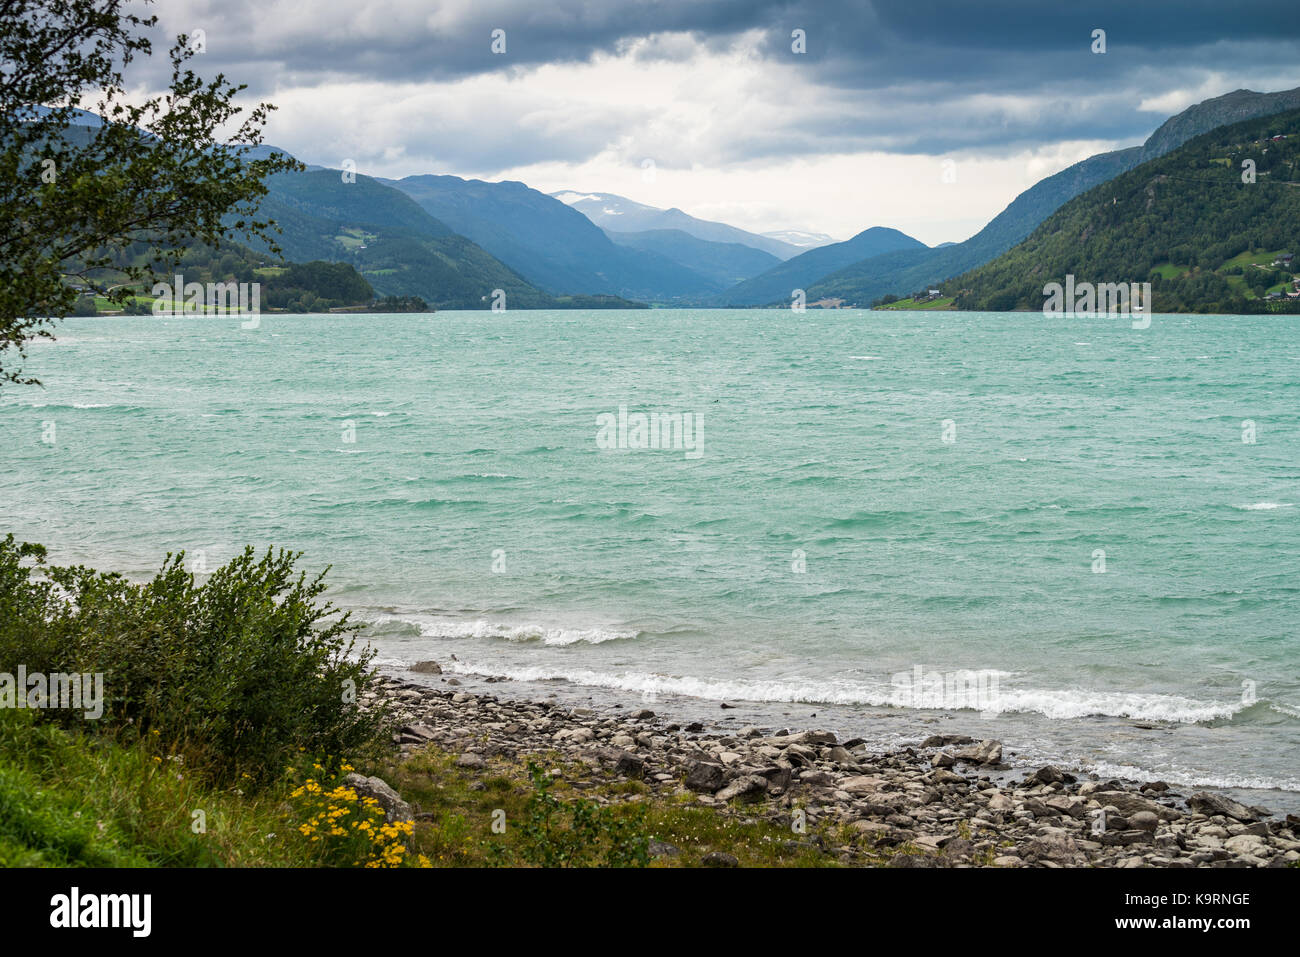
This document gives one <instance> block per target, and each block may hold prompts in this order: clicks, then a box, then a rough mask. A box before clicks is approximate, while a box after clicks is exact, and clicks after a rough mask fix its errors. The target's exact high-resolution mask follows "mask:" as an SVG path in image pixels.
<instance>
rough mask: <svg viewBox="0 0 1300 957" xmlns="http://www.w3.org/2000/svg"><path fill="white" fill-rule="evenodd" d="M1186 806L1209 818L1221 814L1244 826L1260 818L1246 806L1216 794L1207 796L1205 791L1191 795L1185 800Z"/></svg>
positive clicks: (1253, 810)
mask: <svg viewBox="0 0 1300 957" xmlns="http://www.w3.org/2000/svg"><path fill="white" fill-rule="evenodd" d="M1187 804H1188V806H1189V807H1190V808H1191V809H1192V810H1193V811H1196V812H1198V813H1200V814H1208V815H1210V816H1214V815H1215V814H1222V815H1224V816H1225V817H1230V818H1233V819H1234V820H1237V821H1241V822H1242V823H1244V824H1249V823H1250V822H1252V821H1257V820H1259V818H1260V815H1259V814H1258V813H1256V811H1255V809H1253V808H1248V807H1246V805H1244V804H1240V803H1238V802H1237V801H1234V800H1232V798H1227V797H1223V796H1221V795H1218V794H1208V793H1206V792H1205V791H1198V792H1197V793H1195V794H1193V795H1192V796H1191V797H1190V798H1188V799H1187Z"/></svg>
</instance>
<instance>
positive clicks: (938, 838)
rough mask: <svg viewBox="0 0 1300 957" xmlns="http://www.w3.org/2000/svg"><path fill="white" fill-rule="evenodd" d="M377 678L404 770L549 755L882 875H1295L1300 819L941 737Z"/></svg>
mask: <svg viewBox="0 0 1300 957" xmlns="http://www.w3.org/2000/svg"><path fill="white" fill-rule="evenodd" d="M380 674H381V680H380V690H379V691H377V692H372V693H370V694H369V697H367V698H366V699H365V702H366V703H375V702H377V701H378V700H379V699H380V698H383V699H385V700H387V701H388V702H389V703H390V706H391V708H392V710H393V713H394V716H395V718H396V719H397V725H396V726H397V727H398V728H400V731H398V733H397V734H396V736H395V743H396V744H397V746H398V747H399V749H400V753H401V755H402V756H403V758H405V757H409V756H410V755H412V754H413V753H416V752H418V751H419V749H420V748H421V747H422V746H424V745H432V746H435V747H438V748H441V749H443V750H445V751H447V752H448V753H454V754H457V755H459V757H458V758H457V764H458V766H460V767H462V768H467V769H477V768H484V767H485V766H486V762H487V761H488V760H489V759H498V758H500V759H508V760H523V759H525V758H527V757H530V756H534V757H536V756H543V755H544V756H547V757H548V759H559V760H561V761H564V762H568V763H573V764H580V765H584V766H586V767H587V768H589V769H591V770H592V771H593V772H594V771H603V772H605V773H608V774H612V775H614V776H616V777H618V778H621V779H627V780H635V781H639V782H641V783H642V784H643V785H644V786H646V787H647V788H648V792H647V799H648V800H664V801H668V800H672V801H677V802H682V803H687V804H690V805H693V806H699V807H705V808H712V809H714V810H715V811H716V812H717V813H719V814H722V815H741V816H744V817H746V818H754V817H762V818H765V819H767V820H769V821H771V822H772V823H774V824H780V825H782V826H783V827H785V828H787V829H788V830H790V831H791V835H790V836H791V838H792V839H798V838H799V836H800V835H801V834H805V833H806V831H807V830H809V829H811V828H813V827H816V826H821V825H829V826H830V827H831V828H832V829H833V832H834V833H836V834H841V835H843V841H842V842H841V843H836V842H832V843H831V844H829V845H827V846H825V847H823V851H824V852H825V853H826V854H829V855H832V856H834V857H836V858H838V859H839V860H840V861H841V862H842V863H846V864H876V863H879V858H878V857H877V856H876V855H878V854H880V853H886V854H889V855H890V857H889V863H890V865H891V866H998V867H1022V866H1039V867H1082V866H1101V867H1172V868H1179V867H1286V866H1300V863H1297V862H1300V816H1296V815H1286V816H1285V817H1274V816H1273V812H1272V811H1270V810H1269V809H1266V808H1262V807H1257V806H1247V805H1244V804H1242V803H1240V802H1237V801H1235V800H1233V799H1231V798H1229V797H1226V796H1223V795H1221V794H1218V793H1215V792H1211V791H1197V790H1192V789H1176V788H1172V787H1169V786H1168V785H1166V784H1164V783H1163V782H1153V783H1146V784H1140V785H1139V784H1135V783H1132V782H1123V781H1120V780H1116V779H1101V778H1099V777H1098V776H1097V775H1091V774H1079V775H1075V774H1071V773H1069V772H1068V771H1065V770H1062V769H1060V768H1058V767H1056V766H1054V765H1045V766H1042V767H1040V768H1038V769H1036V770H1034V771H1031V772H1029V773H1028V774H1024V775H1021V774H1017V773H1016V771H1015V769H1013V768H1012V767H1011V766H1010V765H1008V764H1005V763H1003V746H1002V743H1001V742H999V741H996V740H992V739H985V740H977V739H975V738H974V737H972V736H968V735H957V734H935V735H931V736H930V737H928V738H926V739H925V740H918V741H917V742H916V743H915V744H913V745H911V746H907V747H901V748H896V749H888V750H873V749H872V748H870V747H869V746H868V745H867V743H866V742H865V741H864V740H863V739H847V740H843V741H841V740H839V738H838V737H837V735H836V734H835V733H834V732H831V731H827V730H824V729H821V728H817V727H798V728H786V727H771V726H759V725H750V726H746V727H743V728H736V729H732V728H722V727H720V726H719V723H718V722H716V721H709V722H705V721H702V720H681V719H675V717H674V716H673V715H671V714H668V713H660V712H658V711H656V710H652V709H651V708H649V707H645V708H639V709H636V708H621V707H619V706H618V705H617V704H614V705H611V706H608V707H603V708H589V707H581V706H578V707H571V706H567V705H564V704H559V703H555V702H552V701H545V700H537V699H536V698H535V697H518V698H517V697H514V696H498V695H495V694H491V693H488V692H486V691H471V690H467V689H466V687H465V685H464V684H463V683H462V682H461V681H460V676H452V675H449V674H448V675H444V674H443V673H442V671H441V668H440V666H439V665H437V664H436V663H434V662H421V663H419V664H417V665H414V666H412V668H411V669H408V670H399V669H393V668H385V669H381V672H380ZM417 679H422V680H417ZM656 707H657V708H661V707H662V706H661V705H658V704H657V705H656ZM665 853H668V852H665Z"/></svg>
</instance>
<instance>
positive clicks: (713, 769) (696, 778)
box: [686, 761, 726, 794]
mask: <svg viewBox="0 0 1300 957" xmlns="http://www.w3.org/2000/svg"><path fill="white" fill-rule="evenodd" d="M725 781H726V777H725V774H724V772H723V770H722V765H720V764H710V763H709V762H707V761H696V762H695V764H694V765H692V766H691V769H690V771H689V772H688V773H687V775H686V786H687V787H688V788H690V789H691V790H692V791H707V792H709V793H710V794H712V793H713V792H714V791H716V790H718V789H719V788H721V787H722V785H723V783H724V782H725Z"/></svg>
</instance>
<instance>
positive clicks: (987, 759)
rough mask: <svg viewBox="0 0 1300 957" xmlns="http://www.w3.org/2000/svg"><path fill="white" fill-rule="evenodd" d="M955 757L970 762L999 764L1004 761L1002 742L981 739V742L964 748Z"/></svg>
mask: <svg viewBox="0 0 1300 957" xmlns="http://www.w3.org/2000/svg"><path fill="white" fill-rule="evenodd" d="M953 757H954V758H956V759H957V760H958V761H965V762H967V763H968V764H999V763H1001V761H1002V742H1001V741H992V740H987V741H981V742H980V743H979V744H973V745H971V746H970V747H967V748H962V749H961V750H960V751H958V752H957V753H956V754H954V755H953Z"/></svg>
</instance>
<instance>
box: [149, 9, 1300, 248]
mask: <svg viewBox="0 0 1300 957" xmlns="http://www.w3.org/2000/svg"><path fill="white" fill-rule="evenodd" d="M136 6H138V7H141V8H143V9H145V10H146V11H149V12H153V13H156V14H157V15H158V16H159V20H160V26H161V30H160V34H159V35H160V36H162V35H166V36H170V35H174V34H177V33H182V32H183V33H191V34H192V33H194V32H195V31H197V30H202V31H203V40H204V44H205V47H206V50H205V52H204V53H203V54H202V55H201V56H199V57H197V58H196V61H195V63H196V68H197V69H198V70H200V71H201V72H202V73H203V74H204V75H206V76H210V75H213V74H215V73H216V72H219V71H220V72H224V73H226V74H227V76H228V77H229V78H231V79H233V80H235V81H237V82H241V83H247V84H248V85H249V90H248V95H247V99H248V101H249V102H250V103H251V102H253V101H255V100H262V99H265V100H270V101H272V102H274V103H275V104H276V105H278V106H279V110H278V111H277V112H276V113H274V114H273V115H272V118H271V122H270V124H269V125H268V131H267V141H268V142H271V143H274V144H275V145H277V146H280V147H283V148H284V149H287V150H290V151H291V152H293V153H294V154H295V155H297V156H299V157H300V158H302V159H304V160H306V161H308V162H312V163H320V164H323V165H327V166H340V165H342V164H343V162H344V161H345V160H348V159H350V160H353V161H354V162H355V163H356V165H357V169H358V171H359V172H362V173H368V174H373V175H379V176H391V177H401V176H405V175H410V174H414V173H429V172H433V173H452V174H455V175H459V176H465V177H473V178H480V179H487V180H501V179H516V180H522V181H523V182H525V183H527V184H528V185H530V186H533V187H535V188H537V189H540V190H542V191H544V192H551V191H554V190H559V189H566V188H571V189H576V190H581V191H594V192H607V193H615V194H619V195H622V196H626V197H628V198H630V199H634V200H636V201H638V202H641V203H646V204H648V205H652V206H658V207H664V208H667V207H673V206H676V207H679V208H681V209H683V210H685V211H686V212H688V213H691V214H692V215H694V216H698V217H701V218H704V219H713V220H721V221H724V222H729V223H732V224H733V225H736V226H739V227H741V228H744V229H749V230H752V231H755V232H766V231H770V230H778V229H807V230H815V231H820V232H825V233H829V234H831V235H833V236H835V237H836V238H837V239H846V238H848V237H849V236H852V235H853V234H855V233H857V232H859V231H861V230H862V229H864V228H866V227H868V226H872V225H889V226H894V227H897V228H899V229H901V230H903V231H905V232H907V233H909V234H911V235H913V236H916V237H917V238H919V239H921V240H923V241H924V242H927V243H931V244H934V243H939V242H943V241H945V240H960V239H964V238H966V237H967V236H969V235H971V234H972V233H974V232H975V231H977V230H978V229H979V228H980V227H981V226H983V225H984V224H985V223H986V222H987V221H988V220H989V219H990V218H992V217H993V216H994V215H996V214H997V213H998V212H999V211H1001V210H1002V209H1003V207H1005V206H1006V204H1007V203H1009V202H1010V201H1011V200H1012V199H1013V198H1014V197H1015V196H1016V194H1018V193H1019V192H1020V191H1022V190H1023V189H1025V188H1027V187H1028V186H1030V185H1032V184H1033V183H1035V182H1037V181H1038V180H1039V179H1042V178H1043V177H1044V176H1048V175H1050V174H1052V173H1055V172H1057V171H1058V170H1060V169H1063V168H1065V167H1066V166H1068V165H1070V164H1071V163H1074V162H1076V161H1078V160H1080V159H1083V158H1085V157H1087V156H1090V155H1092V154H1094V153H1097V152H1101V151H1104V150H1107V149H1114V148H1118V147H1122V146H1130V145H1134V144H1136V143H1140V142H1141V141H1142V140H1143V139H1145V138H1146V137H1147V136H1148V135H1149V134H1150V133H1151V132H1152V130H1154V129H1155V127H1156V126H1158V125H1159V124H1160V123H1161V122H1163V121H1164V120H1165V119H1166V118H1167V117H1168V116H1169V115H1171V114H1173V113H1176V112H1178V111H1179V110H1182V109H1184V108H1185V107H1187V106H1190V105H1191V104H1193V103H1196V102H1199V101H1201V100H1203V99H1206V98H1208V97H1212V96H1218V95H1220V94H1223V93H1227V92H1229V91H1231V90H1234V89H1239V88H1243V87H1244V88H1249V89H1254V90H1260V91H1266V90H1281V89H1290V88H1292V87H1296V86H1300V17H1298V16H1296V11H1297V10H1298V9H1300V8H1297V7H1296V6H1295V5H1294V4H1293V3H1281V2H1272V3H1259V2H1250V0H1246V2H1234V3H1231V4H1225V3H1222V2H1215V3H1208V2H1199V0H1183V2H1177V3H1141V4H1136V3H1132V2H1131V0H1130V2H1123V3H1113V2H1102V3H1088V4H1086V5H1084V4H1071V5H1069V6H1066V5H1044V4H1041V3H1033V2H1004V0H991V2H981V3H979V4H973V3H937V2H933V0H907V2H877V3H867V2H863V0H858V2H845V3H830V2H828V3H804V2H794V3H775V2H762V0H757V2H755V0H745V2H739V0H715V2H700V0H682V2H677V0H661V2H647V3H636V2H630V3H628V2H609V3H599V2H593V0H548V2H546V3H537V2H535V0H527V2H516V0H507V2H493V0H452V2H435V3H429V2H427V0H424V2H421V0H382V2H370V0H362V2H358V0H348V2H339V0H312V2H307V0H168V2H166V3H164V4H156V5H152V6H150V7H145V6H144V5H143V4H136ZM1044 6H1049V8H1048V9H1042V7H1044ZM1099 29H1100V30H1104V31H1105V52H1104V53H1096V52H1093V48H1094V46H1096V45H1097V44H1096V40H1095V39H1094V35H1093V33H1094V31H1095V30H1099ZM496 31H503V33H502V32H496ZM801 49H802V52H800V50H801ZM494 51H496V52H494ZM157 59H158V58H155V60H157ZM158 66H160V64H157V63H155V64H153V65H152V66H150V67H147V68H144V69H142V70H140V71H138V72H137V73H136V74H135V75H134V79H135V80H136V81H137V82H139V84H140V85H141V87H142V88H149V89H154V88H157V87H159V86H161V85H162V83H163V80H164V77H163V76H162V75H161V73H151V72H150V70H151V69H157V68H158Z"/></svg>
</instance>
